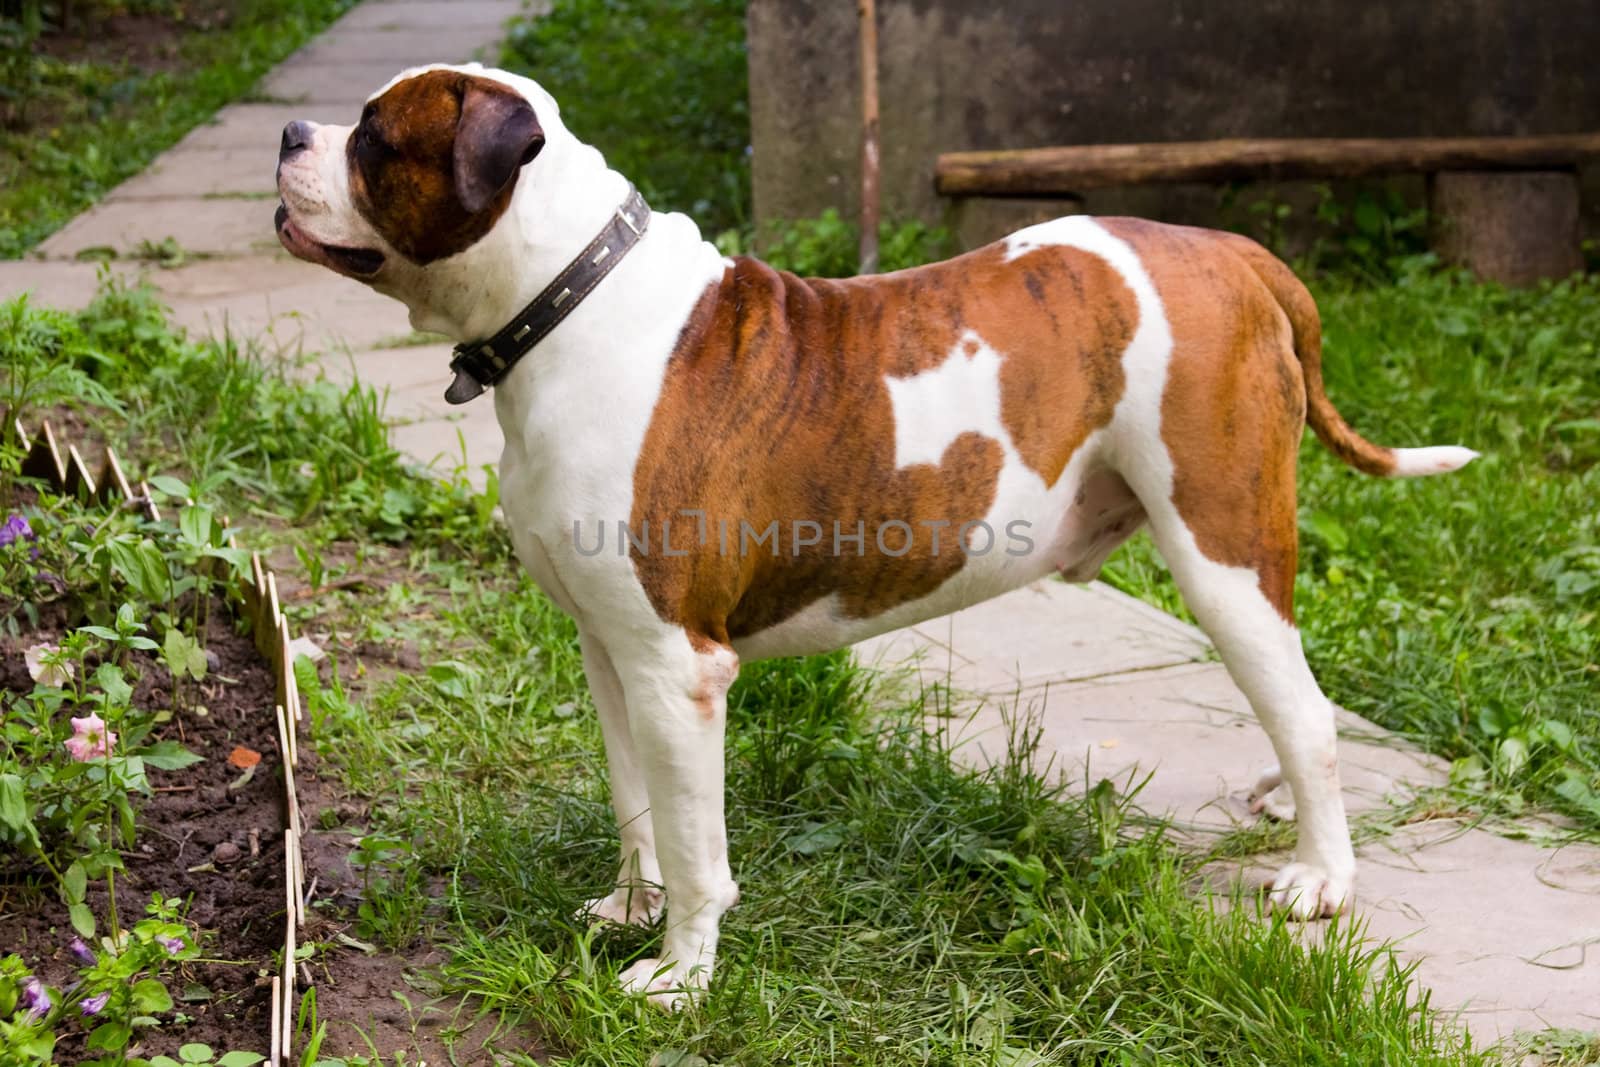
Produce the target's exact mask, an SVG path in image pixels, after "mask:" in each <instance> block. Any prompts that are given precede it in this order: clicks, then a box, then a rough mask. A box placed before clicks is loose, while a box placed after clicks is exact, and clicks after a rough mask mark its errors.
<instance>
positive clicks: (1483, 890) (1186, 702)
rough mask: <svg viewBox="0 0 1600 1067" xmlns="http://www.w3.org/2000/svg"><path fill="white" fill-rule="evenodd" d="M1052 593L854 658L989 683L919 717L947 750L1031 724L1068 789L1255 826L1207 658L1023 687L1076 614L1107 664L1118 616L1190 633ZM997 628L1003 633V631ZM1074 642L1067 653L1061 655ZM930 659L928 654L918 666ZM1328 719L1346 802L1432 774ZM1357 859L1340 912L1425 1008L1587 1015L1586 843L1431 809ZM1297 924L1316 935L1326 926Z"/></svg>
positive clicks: (1591, 890) (1477, 1021)
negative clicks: (1411, 965)
mask: <svg viewBox="0 0 1600 1067" xmlns="http://www.w3.org/2000/svg"><path fill="white" fill-rule="evenodd" d="M1045 584H1046V585H1048V584H1050V583H1045ZM1056 584H1061V583H1056ZM1062 589H1063V590H1065V592H1056V591H1054V590H1046V591H1047V592H1051V593H1054V594H1055V595H1053V596H1045V597H1038V596H1035V597H1018V596H1017V594H1011V596H1010V597H1006V598H1001V599H1000V600H997V601H994V602H992V603H995V604H1002V605H1003V606H1004V608H1005V610H1004V611H1003V612H999V613H993V614H982V613H978V609H969V611H967V612H961V613H958V614H957V616H955V620H956V621H955V622H954V623H953V624H952V625H951V626H950V627H949V628H948V630H946V631H941V630H940V629H939V627H938V624H933V625H929V624H924V625H923V626H921V627H916V628H908V629H906V630H901V631H898V632H896V633H894V634H889V635H885V636H884V637H882V638H878V639H875V640H874V641H872V642H867V643H865V647H863V646H858V652H857V655H858V658H861V659H864V660H866V661H868V662H874V663H877V664H879V665H890V666H892V665H893V664H895V663H896V662H904V661H905V660H906V659H907V658H908V657H910V658H912V659H913V662H914V664H915V665H914V667H913V668H912V670H911V673H910V677H911V679H912V680H913V681H914V682H919V683H921V684H924V685H927V684H934V683H936V682H937V681H938V680H939V679H938V675H940V674H942V676H945V677H949V678H952V679H958V680H970V679H989V680H990V684H989V685H988V687H987V688H983V687H977V688H973V689H968V690H966V691H965V692H959V691H958V692H956V693H955V694H954V696H953V697H952V699H951V700H950V701H949V702H948V703H947V705H946V706H947V714H946V715H945V716H944V717H942V718H941V717H935V716H930V719H929V723H930V728H935V729H940V730H944V731H946V732H947V734H948V736H949V738H950V740H951V744H952V746H953V752H954V754H955V756H956V758H958V759H963V760H968V761H971V762H972V763H973V764H974V765H979V766H984V765H988V764H990V763H992V762H993V761H995V760H998V759H1004V758H1007V756H1008V748H1007V740H1008V738H1009V737H1011V736H1012V734H1013V732H1014V729H1015V726H1014V724H1016V723H1018V722H1022V721H1026V722H1028V723H1029V724H1030V726H1031V728H1032V729H1035V730H1037V731H1038V747H1037V750H1036V752H1035V755H1034V759H1035V767H1036V769H1038V770H1041V771H1044V772H1046V773H1050V774H1055V775H1062V776H1065V779H1066V780H1067V781H1069V782H1081V783H1084V784H1088V783H1090V782H1092V781H1098V780H1100V779H1102V778H1110V779H1111V780H1112V781H1114V782H1116V783H1118V784H1119V785H1121V786H1123V787H1124V788H1126V787H1128V786H1129V785H1130V784H1134V783H1142V787H1141V790H1140V793H1139V798H1138V800H1139V804H1140V806H1141V807H1143V808H1144V809H1145V810H1146V811H1150V812H1152V813H1160V814H1166V815H1169V816H1171V817H1172V818H1173V819H1174V820H1175V827H1177V828H1179V829H1180V830H1181V831H1183V832H1185V833H1188V834H1194V833H1199V834H1205V835H1208V834H1211V833H1215V832H1218V831H1225V830H1227V829H1229V828H1231V827H1234V826H1238V825H1244V824H1248V823H1250V822H1253V821H1254V820H1255V818H1257V817H1256V816H1252V815H1250V814H1249V812H1248V808H1247V804H1246V802H1247V798H1248V794H1249V788H1250V786H1251V785H1252V784H1253V783H1254V781H1255V779H1256V776H1257V774H1258V773H1259V772H1260V771H1261V770H1262V769H1263V768H1264V767H1266V766H1267V765H1268V764H1270V763H1273V762H1275V758H1274V756H1273V754H1272V747H1271V745H1270V743H1269V742H1268V741H1267V738H1266V735H1265V733H1264V732H1263V731H1262V730H1261V728H1260V727H1259V726H1258V725H1257V724H1256V722H1255V717H1254V715H1253V714H1252V713H1251V711H1250V708H1249V705H1248V702H1247V701H1246V700H1245V699H1244V696H1243V694H1241V693H1240V692H1239V691H1238V689H1237V688H1236V687H1235V686H1234V685H1233V683H1232V680H1231V679H1230V678H1229V677H1228V675H1227V671H1226V670H1225V669H1224V668H1223V667H1222V665H1221V664H1218V663H1193V662H1191V663H1182V664H1177V665H1166V666H1156V667H1154V668H1151V669H1143V670H1140V669H1134V670H1129V671H1124V672H1121V673H1116V674H1110V675H1102V676H1101V677H1089V678H1086V679H1082V678H1081V679H1080V680H1077V681H1070V682H1067V683H1065V684H1060V683H1058V684H1028V681H1029V679H1037V678H1039V677H1040V676H1041V675H1049V674H1051V673H1052V671H1051V670H1050V669H1048V667H1046V668H1044V669H1040V668H1036V667H1035V666H1034V664H1037V663H1041V662H1044V659H1043V657H1045V656H1047V655H1048V654H1049V645H1050V642H1048V641H1043V640H1041V638H1040V637H1039V635H1040V634H1041V632H1044V631H1051V630H1055V629H1057V628H1058V627H1060V626H1061V625H1062V624H1063V622H1065V623H1067V624H1069V625H1070V624H1071V623H1072V622H1073V619H1074V618H1077V617H1082V616H1084V615H1090V616H1095V617H1098V618H1100V619H1101V620H1102V621H1101V623H1100V625H1099V632H1098V646H1099V647H1100V648H1101V649H1102V650H1106V652H1107V655H1106V657H1105V662H1114V661H1115V657H1116V655H1117V653H1116V652H1115V651H1114V650H1117V649H1120V648H1123V647H1125V645H1126V643H1127V642H1126V640H1125V638H1124V636H1123V632H1122V627H1129V628H1132V629H1133V630H1134V631H1135V632H1144V628H1145V627H1153V632H1154V633H1156V634H1158V635H1164V636H1163V639H1171V640H1174V641H1176V644H1174V645H1172V646H1164V645H1163V644H1162V642H1161V640H1157V641H1156V642H1155V643H1154V645H1153V647H1154V649H1155V650H1157V652H1158V653H1159V652H1160V651H1161V650H1163V649H1164V648H1166V649H1169V654H1171V652H1180V651H1182V652H1192V650H1193V645H1192V644H1185V643H1184V639H1187V641H1189V642H1194V643H1200V644H1202V646H1203V641H1204V637H1203V635H1202V634H1200V633H1199V632H1198V631H1196V630H1194V629H1193V628H1192V627H1189V626H1186V625H1184V624H1182V623H1180V622H1177V621H1176V620H1171V619H1166V618H1165V617H1164V616H1162V617H1161V620H1162V621H1159V622H1153V621H1152V620H1150V619H1149V618H1148V617H1146V616H1145V614H1144V611H1142V610H1139V609H1144V608H1145V605H1142V604H1141V605H1138V608H1134V607H1132V606H1130V605H1128V604H1127V603H1126V600H1127V598H1126V597H1124V596H1122V594H1119V593H1116V592H1115V591H1113V590H1109V589H1104V588H1100V587H1097V586H1093V585H1092V586H1089V587H1087V588H1073V587H1066V586H1065V585H1064V584H1062ZM1098 604H1105V605H1106V607H1105V608H1099V607H1097V605H1098ZM980 607H981V606H980ZM1073 609H1077V610H1078V615H1075V616H1074V615H1072V610H1073ZM1097 613H1098V614H1097ZM980 622H981V623H982V625H975V623H980ZM930 631H931V632H932V633H934V634H937V635H938V639H937V640H935V639H934V638H933V637H931V636H929V633H930ZM1008 634H1009V635H1012V637H1013V638H1014V639H1013V640H1007V635H1008ZM1056 644H1057V645H1058V648H1057V652H1056V654H1057V656H1058V658H1060V659H1061V660H1062V662H1064V663H1067V664H1068V666H1067V667H1066V668H1065V669H1063V670H1060V671H1056V672H1054V673H1058V674H1060V673H1065V674H1068V675H1071V674H1074V673H1077V674H1082V673H1083V672H1086V671H1090V670H1092V669H1093V668H1092V666H1091V665H1090V664H1089V663H1088V662H1087V660H1088V659H1089V658H1090V655H1089V650H1088V649H1086V648H1082V647H1081V646H1069V645H1067V644H1066V643H1064V642H1056ZM1072 648H1079V649H1080V651H1079V652H1078V653H1077V654H1076V655H1074V653H1073V652H1071V651H1070V649H1072ZM1157 658H1158V659H1159V655H1158V656H1157ZM929 664H939V665H940V667H939V669H938V671H933V670H930V668H929V666H928V665H929ZM930 678H933V682H932V683H930V681H929V679H930ZM935 703H936V704H937V701H936V702H935ZM1339 728H1340V756H1341V779H1342V783H1343V787H1344V795H1345V801H1346V804H1347V805H1348V806H1349V808H1350V810H1351V811H1352V812H1353V813H1359V812H1361V811H1363V810H1372V809H1377V808H1381V807H1382V806H1383V805H1384V803H1385V799H1384V798H1385V797H1386V796H1390V795H1393V794H1396V793H1399V794H1402V795H1403V794H1405V793H1406V792H1409V791H1410V790H1411V789H1412V788H1413V787H1416V786H1426V785H1437V784H1441V783H1443V782H1444V781H1446V780H1447V778H1448V766H1447V765H1446V764H1445V763H1444V761H1443V760H1440V759H1437V758H1435V757H1432V756H1429V755H1427V754H1425V753H1422V752H1419V751H1417V750H1416V749H1415V748H1413V747H1412V746H1410V745H1408V744H1407V743H1405V742H1404V741H1402V740H1401V739H1399V738H1396V737H1394V736H1393V735H1390V734H1388V733H1387V732H1386V731H1384V730H1382V729H1381V728H1379V727H1377V726H1375V725H1374V724H1372V723H1370V722H1367V721H1366V720H1364V719H1362V718H1360V717H1359V716H1357V715H1353V714H1351V713H1349V712H1346V711H1341V712H1339ZM1382 824H1383V823H1382V820H1379V821H1378V822H1377V823H1371V824H1369V825H1374V826H1381V825H1382ZM1547 832H1550V833H1553V832H1554V831H1553V830H1549V831H1547ZM1357 855H1358V857H1359V860H1360V863H1361V869H1360V873H1359V875H1358V879H1357V886H1356V889H1357V904H1356V913H1357V914H1358V915H1359V916H1360V917H1361V918H1362V919H1363V920H1364V921H1365V922H1367V923H1368V931H1369V933H1370V934H1371V935H1372V936H1373V937H1374V938H1376V939H1379V940H1385V939H1390V940H1393V941H1395V942H1396V951H1397V953H1398V954H1399V956H1400V958H1401V960H1402V961H1404V962H1411V961H1415V962H1417V964H1418V970H1417V978H1418V981H1420V982H1421V983H1422V984H1423V985H1424V986H1426V987H1427V988H1429V989H1430V990H1431V991H1432V998H1433V999H1432V1003H1433V1004H1434V1006H1435V1007H1439V1008H1443V1009H1444V1010H1445V1011H1447V1012H1459V1013H1460V1021H1461V1022H1462V1023H1463V1024H1464V1025H1465V1026H1467V1027H1468V1028H1469V1029H1470V1030H1471V1031H1472V1032H1473V1034H1474V1035H1475V1037H1477V1038H1478V1039H1479V1040H1480V1041H1482V1042H1484V1043H1493V1042H1495V1041H1498V1040H1500V1039H1502V1038H1504V1037H1508V1036H1510V1034H1511V1033H1512V1032H1514V1031H1515V1030H1518V1029H1531V1030H1537V1029H1542V1028H1544V1027H1547V1026H1563V1027H1573V1028H1578V1029H1595V1028H1596V1027H1597V1026H1600V995H1597V994H1596V992H1595V991H1596V990H1600V849H1597V848H1595V847H1593V846H1590V845H1577V844H1573V845H1567V846H1565V847H1564V848H1561V849H1559V850H1551V849H1545V848H1541V847H1539V846H1538V845H1537V844H1535V843H1533V842H1531V841H1526V840H1512V839H1510V838H1508V837H1505V836H1501V835H1497V834H1493V833H1489V832H1487V831H1485V830H1481V829H1469V828H1466V827H1462V826H1460V825H1457V824H1456V823H1454V822H1446V821H1430V822H1426V823H1420V824H1416V825H1411V826H1402V827H1399V828H1398V829H1397V830H1395V831H1394V832H1393V833H1391V834H1390V835H1389V836H1387V837H1385V838H1382V839H1379V840H1376V841H1370V842H1368V843H1367V844H1366V845H1364V846H1362V847H1361V848H1359V849H1358V850H1357ZM1286 859H1287V856H1283V855H1276V856H1262V857H1254V858H1252V859H1250V860H1248V861H1244V862H1227V863H1218V864H1214V865H1213V867H1212V869H1211V870H1209V871H1208V872H1207V877H1208V878H1209V879H1210V880H1211V882H1212V883H1213V884H1214V885H1216V886H1217V887H1218V888H1219V889H1223V890H1228V889H1231V887H1232V886H1233V885H1234V884H1235V883H1238V882H1241V881H1242V882H1243V884H1244V885H1245V886H1246V887H1247V888H1256V887H1260V886H1264V885H1265V884H1266V883H1267V882H1268V881H1269V880H1270V879H1271V877H1272V875H1273V874H1274V873H1275V872H1276V871H1277V869H1278V868H1279V867H1280V866H1281V865H1282V864H1283V862H1285V861H1286ZM1301 929H1302V930H1303V933H1304V936H1306V937H1309V938H1316V937H1319V936H1321V935H1322V933H1323V931H1325V930H1326V929H1327V925H1326V924H1307V925H1306V926H1304V927H1302V928H1301Z"/></svg>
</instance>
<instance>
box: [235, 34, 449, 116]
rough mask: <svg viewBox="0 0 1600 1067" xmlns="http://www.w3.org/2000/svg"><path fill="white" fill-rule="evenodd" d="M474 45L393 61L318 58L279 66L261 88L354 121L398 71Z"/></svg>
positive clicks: (404, 57) (403, 56)
mask: <svg viewBox="0 0 1600 1067" xmlns="http://www.w3.org/2000/svg"><path fill="white" fill-rule="evenodd" d="M470 56H471V49H468V50H466V51H462V52H456V51H453V50H445V49H439V50H437V51H435V50H432V49H427V50H422V51H418V52H412V53H406V54H401V55H398V56H396V57H395V59H393V60H392V61H380V62H376V63H354V64H352V63H343V62H339V61H337V60H317V61H308V62H305V63H301V62H300V61H298V60H296V61H294V63H293V65H291V64H288V63H285V64H283V65H282V66H279V67H278V68H277V69H276V70H274V71H273V72H272V73H271V74H269V75H267V77H266V79H265V80H264V81H263V82H262V83H261V88H262V91H264V92H266V93H269V94H271V95H272V96H273V97H275V98H277V99H280V100H283V101H285V102H286V103H293V104H300V105H301V106H304V107H313V108H317V109H319V110H322V111H325V112H327V113H329V114H331V115H332V116H333V117H332V118H329V119H328V120H327V121H329V122H335V121H336V122H338V123H340V124H345V123H350V122H354V121H355V120H356V118H357V117H358V115H359V113H360V110H361V104H362V102H363V101H365V100H366V99H367V98H368V97H369V96H371V95H372V94H373V93H374V92H376V91H377V90H379V89H381V88H382V87H383V86H384V85H386V84H388V82H389V80H390V79H391V78H393V77H394V76H395V75H396V74H399V73H400V72H401V71H403V70H405V69H407V68H409V67H418V66H422V65H424V64H426V63H433V62H445V61H454V60H465V59H467V58H470Z"/></svg>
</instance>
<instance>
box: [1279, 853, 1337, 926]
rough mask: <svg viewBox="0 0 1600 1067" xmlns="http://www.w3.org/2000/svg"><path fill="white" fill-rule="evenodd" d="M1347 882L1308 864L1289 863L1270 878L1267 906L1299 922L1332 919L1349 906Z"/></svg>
mask: <svg viewBox="0 0 1600 1067" xmlns="http://www.w3.org/2000/svg"><path fill="white" fill-rule="evenodd" d="M1350 882H1351V879H1350V878H1348V877H1345V878H1337V877H1334V876H1333V875H1330V874H1329V873H1328V872H1327V871H1326V870H1324V869H1323V868H1321V867H1318V866H1314V865H1313V864H1310V863H1291V864H1289V865H1288V866H1287V867H1285V868H1284V869H1283V870H1281V871H1279V872H1278V874H1277V877H1275V878H1273V879H1272V885H1271V886H1270V887H1269V888H1270V890H1271V892H1270V893H1269V894H1268V896H1267V903H1268V905H1269V906H1270V907H1271V908H1272V909H1273V910H1274V911H1284V912H1287V913H1288V915H1289V917H1290V918H1291V919H1299V920H1301V921H1302V922H1309V921H1310V920H1313V919H1325V918H1332V917H1333V916H1335V915H1337V914H1339V913H1340V912H1341V911H1343V910H1344V909H1345V906H1346V905H1347V904H1349V902H1350V889H1351V886H1350Z"/></svg>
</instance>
